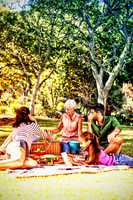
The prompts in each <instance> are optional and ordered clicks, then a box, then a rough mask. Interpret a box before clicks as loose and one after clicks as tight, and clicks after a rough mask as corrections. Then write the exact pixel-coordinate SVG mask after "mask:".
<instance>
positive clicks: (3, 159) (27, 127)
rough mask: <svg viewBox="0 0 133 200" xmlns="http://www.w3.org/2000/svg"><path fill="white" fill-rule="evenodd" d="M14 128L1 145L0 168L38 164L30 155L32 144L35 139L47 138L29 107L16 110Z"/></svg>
mask: <svg viewBox="0 0 133 200" xmlns="http://www.w3.org/2000/svg"><path fill="white" fill-rule="evenodd" d="M13 127H14V130H13V132H12V133H11V134H10V135H9V136H8V137H7V138H6V140H5V141H4V143H3V144H2V145H1V146H0V169H8V168H10V169H16V168H22V167H23V168H25V167H26V168H28V167H33V166H37V165H38V164H37V162H36V161H35V160H33V159H31V158H30V157H29V152H30V148H31V144H32V142H33V141H34V140H35V139H39V138H46V137H47V134H46V132H43V131H42V130H41V129H40V127H39V125H38V124H37V122H36V121H35V119H34V118H33V117H32V116H31V114H30V110H29V109H28V108H27V107H21V108H19V109H18V110H17V111H16V117H15V121H14V123H13Z"/></svg>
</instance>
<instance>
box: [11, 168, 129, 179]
mask: <svg viewBox="0 0 133 200" xmlns="http://www.w3.org/2000/svg"><path fill="white" fill-rule="evenodd" d="M128 169H129V166H126V165H116V166H103V165H90V166H72V167H67V166H66V165H57V166H43V167H38V168H32V169H17V170H7V173H8V174H10V175H12V176H14V177H16V178H37V177H41V178H42V177H48V176H57V175H69V174H84V173H87V174H96V173H103V172H109V171H112V170H128Z"/></svg>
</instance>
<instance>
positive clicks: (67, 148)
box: [61, 142, 80, 154]
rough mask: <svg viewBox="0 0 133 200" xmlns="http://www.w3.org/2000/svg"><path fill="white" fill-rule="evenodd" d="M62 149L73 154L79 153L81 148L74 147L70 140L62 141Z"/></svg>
mask: <svg viewBox="0 0 133 200" xmlns="http://www.w3.org/2000/svg"><path fill="white" fill-rule="evenodd" d="M61 151H62V152H66V153H71V154H79V151H80V148H79V149H74V148H73V147H72V146H71V144H70V143H69V142H61Z"/></svg>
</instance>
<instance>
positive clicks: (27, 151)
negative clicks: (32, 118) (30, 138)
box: [20, 140, 29, 157]
mask: <svg viewBox="0 0 133 200" xmlns="http://www.w3.org/2000/svg"><path fill="white" fill-rule="evenodd" d="M20 147H22V148H23V149H24V150H25V152H26V153H25V156H26V157H28V156H29V148H28V144H27V142H26V141H24V140H20Z"/></svg>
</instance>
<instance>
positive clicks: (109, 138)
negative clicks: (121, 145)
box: [107, 133, 115, 143]
mask: <svg viewBox="0 0 133 200" xmlns="http://www.w3.org/2000/svg"><path fill="white" fill-rule="evenodd" d="M107 138H108V143H111V142H113V140H114V138H115V134H114V133H110V134H109V135H108V137H107Z"/></svg>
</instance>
